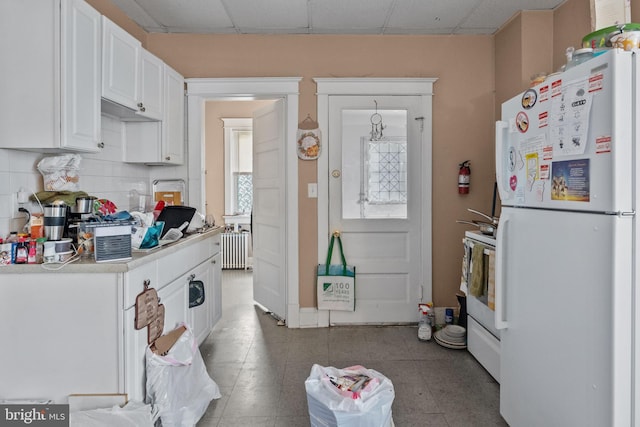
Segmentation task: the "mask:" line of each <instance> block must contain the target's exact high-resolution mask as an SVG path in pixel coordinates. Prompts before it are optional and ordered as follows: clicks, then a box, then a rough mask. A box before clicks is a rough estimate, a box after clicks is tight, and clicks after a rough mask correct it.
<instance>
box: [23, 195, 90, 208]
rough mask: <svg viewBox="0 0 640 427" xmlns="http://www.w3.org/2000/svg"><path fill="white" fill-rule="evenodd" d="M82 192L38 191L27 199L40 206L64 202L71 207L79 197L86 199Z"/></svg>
mask: <svg viewBox="0 0 640 427" xmlns="http://www.w3.org/2000/svg"><path fill="white" fill-rule="evenodd" d="M88 196H89V195H88V194H87V193H86V192H84V191H38V192H37V193H34V194H32V195H31V196H30V197H29V200H31V201H32V202H39V203H41V204H54V203H56V202H64V203H65V204H67V205H69V206H71V205H74V204H75V203H76V199H77V198H79V197H88Z"/></svg>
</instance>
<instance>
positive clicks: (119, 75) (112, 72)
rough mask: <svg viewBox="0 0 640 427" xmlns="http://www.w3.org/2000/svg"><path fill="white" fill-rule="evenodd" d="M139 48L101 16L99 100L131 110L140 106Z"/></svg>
mask: <svg viewBox="0 0 640 427" xmlns="http://www.w3.org/2000/svg"><path fill="white" fill-rule="evenodd" d="M141 50H142V45H141V44H140V42H139V41H138V40H137V39H136V38H135V37H133V36H132V35H130V34H129V33H127V32H126V31H125V30H123V29H122V28H120V27H119V26H117V25H116V24H114V23H113V22H112V21H111V20H109V19H108V18H106V17H105V16H102V97H103V98H106V99H109V100H111V101H113V102H116V103H118V104H120V105H124V106H125V107H129V108H131V109H133V110H137V109H138V103H139V102H140V101H139V99H140V55H141Z"/></svg>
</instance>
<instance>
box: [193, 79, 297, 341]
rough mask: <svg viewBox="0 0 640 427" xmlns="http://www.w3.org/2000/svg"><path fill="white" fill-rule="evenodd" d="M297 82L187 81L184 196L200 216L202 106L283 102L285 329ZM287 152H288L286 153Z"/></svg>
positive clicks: (293, 276) (289, 309)
mask: <svg viewBox="0 0 640 427" xmlns="http://www.w3.org/2000/svg"><path fill="white" fill-rule="evenodd" d="M300 80H302V78H301V77H261V78H250V77H249V78H244V77H239V78H190V79H185V83H186V85H187V91H186V95H187V141H188V145H187V146H188V150H187V151H188V152H187V155H188V163H187V164H188V165H189V166H190V167H189V168H188V171H187V173H188V178H189V179H188V183H189V184H188V191H189V195H190V199H189V200H190V202H191V203H190V204H191V205H192V206H194V207H198V209H200V210H202V211H204V207H205V206H204V204H205V193H204V192H205V185H204V183H205V179H204V175H205V173H206V168H205V156H204V150H205V140H204V112H205V102H206V101H214V100H215V101H234V100H258V99H283V100H284V108H285V134H286V138H285V150H284V151H285V157H286V158H285V181H286V184H285V186H286V189H285V198H286V212H285V215H286V218H285V221H286V224H287V225H286V229H285V233H286V236H285V242H286V248H285V254H286V259H285V268H286V274H285V278H286V284H285V292H286V297H285V298H286V301H285V305H286V315H287V319H286V321H287V326H288V327H289V328H298V327H299V326H300V297H299V294H300V290H299V285H298V282H299V275H298V270H299V261H298V258H299V255H298V156H297V154H296V150H294V149H293V147H295V144H296V142H295V141H296V132H297V130H298V120H297V118H298V102H299V84H300ZM287 148H291V149H287Z"/></svg>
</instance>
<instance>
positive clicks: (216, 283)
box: [209, 252, 222, 330]
mask: <svg viewBox="0 0 640 427" xmlns="http://www.w3.org/2000/svg"><path fill="white" fill-rule="evenodd" d="M211 267H212V270H213V280H212V287H213V293H212V294H213V295H212V296H213V298H210V300H209V304H210V306H209V310H210V312H211V316H209V322H210V324H209V330H211V329H213V327H214V326H215V325H216V323H218V321H219V320H220V319H221V318H222V259H221V255H220V252H218V253H217V254H216V255H215V256H214V257H213V258H211Z"/></svg>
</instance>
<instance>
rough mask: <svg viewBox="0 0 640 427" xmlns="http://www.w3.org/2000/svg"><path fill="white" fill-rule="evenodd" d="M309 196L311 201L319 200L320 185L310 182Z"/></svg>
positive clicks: (308, 186)
mask: <svg viewBox="0 0 640 427" xmlns="http://www.w3.org/2000/svg"><path fill="white" fill-rule="evenodd" d="M307 196H308V197H309V198H310V199H317V198H318V184H317V183H315V182H310V183H309V184H307Z"/></svg>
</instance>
